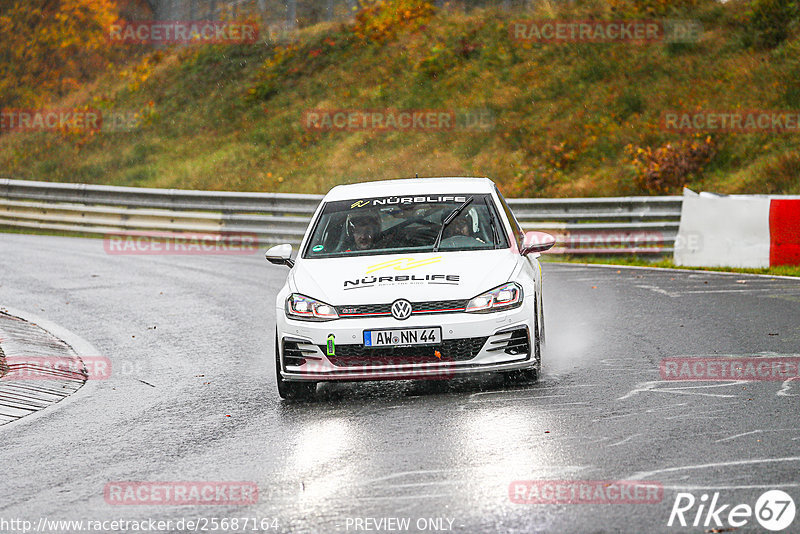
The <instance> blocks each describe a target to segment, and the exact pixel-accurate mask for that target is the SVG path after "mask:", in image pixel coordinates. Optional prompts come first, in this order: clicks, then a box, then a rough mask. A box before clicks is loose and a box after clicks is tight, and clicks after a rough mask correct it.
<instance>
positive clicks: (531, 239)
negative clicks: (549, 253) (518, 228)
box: [519, 232, 556, 256]
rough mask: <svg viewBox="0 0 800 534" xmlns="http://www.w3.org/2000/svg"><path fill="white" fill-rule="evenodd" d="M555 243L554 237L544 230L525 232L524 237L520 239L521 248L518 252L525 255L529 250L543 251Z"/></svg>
mask: <svg viewBox="0 0 800 534" xmlns="http://www.w3.org/2000/svg"><path fill="white" fill-rule="evenodd" d="M555 244H556V238H555V237H553V236H551V235H550V234H546V233H544V232H525V239H523V240H522V248H521V249H520V251H519V253H520V254H522V255H523V256H527V255H528V254H530V253H531V252H544V251H545V250H550V249H551V248H553V245H555Z"/></svg>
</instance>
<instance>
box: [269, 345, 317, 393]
mask: <svg viewBox="0 0 800 534" xmlns="http://www.w3.org/2000/svg"><path fill="white" fill-rule="evenodd" d="M275 379H276V380H277V382H278V395H280V397H281V398H282V399H288V400H302V399H311V398H313V397H314V394H315V393H316V391H317V383H316V382H290V381H288V380H284V379H283V377H282V376H281V354H280V351H279V350H278V333H277V332H276V333H275Z"/></svg>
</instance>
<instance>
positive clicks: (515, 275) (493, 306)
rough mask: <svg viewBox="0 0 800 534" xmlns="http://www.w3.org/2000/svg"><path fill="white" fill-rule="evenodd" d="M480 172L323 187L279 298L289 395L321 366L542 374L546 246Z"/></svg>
mask: <svg viewBox="0 0 800 534" xmlns="http://www.w3.org/2000/svg"><path fill="white" fill-rule="evenodd" d="M554 243H555V240H554V238H553V237H552V236H550V235H548V234H544V233H541V232H527V233H524V232H523V231H522V229H521V228H520V225H519V223H518V222H517V220H516V219H515V217H514V215H513V214H512V213H511V210H510V209H509V207H508V204H507V203H506V201H505V199H504V198H503V196H502V195H501V194H500V192H499V191H498V189H497V187H496V186H495V184H494V183H493V182H492V181H491V180H489V179H486V178H422V179H411V180H388V181H381V182H368V183H361V184H354V185H344V186H337V187H334V188H333V189H331V191H330V192H329V193H328V194H327V195H326V196H325V198H323V199H322V202H321V203H320V205H319V207H318V208H317V210H316V212H315V214H314V216H313V218H312V220H311V224H310V225H309V227H308V230H307V231H306V234H305V236H304V238H303V241H302V243H301V244H300V249H299V252H298V254H297V257H296V259H292V257H291V256H292V254H291V253H292V247H291V245H278V246H275V247H272V248H271V249H269V250H268V251H267V254H266V257H267V260H269V261H270V262H271V263H274V264H279V265H286V266H288V267H289V268H290V269H291V270H290V271H289V276H288V278H287V280H286V284H285V285H284V286H283V288H282V289H281V290H280V292H279V293H278V297H277V300H276V317H277V329H276V338H275V374H276V376H277V381H278V392H279V394H280V396H281V397H283V398H302V397H309V396H312V395H313V393H314V391H315V388H316V384H317V382H320V381H326V380H385V379H395V380H400V379H441V378H450V377H454V376H458V375H464V374H467V373H477V372H486V371H499V372H506V373H508V376H509V377H511V378H513V379H516V380H524V381H527V380H535V379H536V377H537V374H538V371H539V368H540V365H541V353H540V344H541V343H542V342H543V340H544V318H543V308H542V276H541V265H540V264H539V262H538V260H537V259H536V258H537V257H538V256H539V253H540V252H543V251H545V250H547V249H549V248H550V247H552V246H553V244H554Z"/></svg>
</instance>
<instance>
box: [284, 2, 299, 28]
mask: <svg viewBox="0 0 800 534" xmlns="http://www.w3.org/2000/svg"><path fill="white" fill-rule="evenodd" d="M286 23H287V24H288V26H289V28H291V29H294V28H296V27H297V0H286Z"/></svg>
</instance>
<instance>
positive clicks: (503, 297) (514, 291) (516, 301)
mask: <svg viewBox="0 0 800 534" xmlns="http://www.w3.org/2000/svg"><path fill="white" fill-rule="evenodd" d="M518 306H522V287H521V286H520V285H519V284H517V283H515V282H509V283H508V284H503V285H502V286H499V287H496V288H494V289H492V290H491V291H487V292H486V293H483V294H481V295H478V296H477V297H475V298H473V299H472V300H470V301H469V303H468V304H467V309H466V311H468V312H473V313H486V312H494V311H502V310H510V309H511V308H516V307H518Z"/></svg>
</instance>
